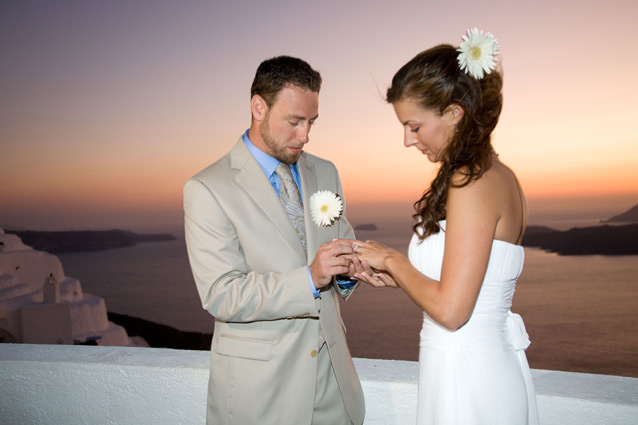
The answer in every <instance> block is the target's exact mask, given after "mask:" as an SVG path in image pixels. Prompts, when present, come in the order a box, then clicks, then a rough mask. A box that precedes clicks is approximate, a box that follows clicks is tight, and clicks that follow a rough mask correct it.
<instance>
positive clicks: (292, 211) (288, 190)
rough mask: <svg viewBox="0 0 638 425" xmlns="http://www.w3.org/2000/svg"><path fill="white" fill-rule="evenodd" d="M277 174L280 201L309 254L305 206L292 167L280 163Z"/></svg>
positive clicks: (305, 250)
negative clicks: (291, 170) (293, 177)
mask: <svg viewBox="0 0 638 425" xmlns="http://www.w3.org/2000/svg"><path fill="white" fill-rule="evenodd" d="M275 174H277V175H278V176H279V178H280V179H281V184H280V185H279V200H280V201H281V204H282V205H283V206H284V209H285V210H286V213H287V214H288V217H289V218H290V221H291V222H292V225H293V226H294V228H295V230H296V231H297V236H299V241H300V242H301V245H302V246H303V250H304V252H306V254H307V253H308V251H307V248H306V223H305V221H304V211H303V204H302V203H301V196H300V195H299V188H298V187H297V184H296V183H295V181H294V180H293V179H292V174H291V173H290V166H288V164H284V163H283V162H281V163H279V165H278V166H277V169H276V170H275Z"/></svg>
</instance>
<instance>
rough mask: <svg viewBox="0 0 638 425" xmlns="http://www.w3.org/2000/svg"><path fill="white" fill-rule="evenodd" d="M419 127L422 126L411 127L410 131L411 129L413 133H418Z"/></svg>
mask: <svg viewBox="0 0 638 425" xmlns="http://www.w3.org/2000/svg"><path fill="white" fill-rule="evenodd" d="M419 128H421V127H414V128H410V131H411V132H412V133H418V132H419Z"/></svg>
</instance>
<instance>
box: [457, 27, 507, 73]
mask: <svg viewBox="0 0 638 425" xmlns="http://www.w3.org/2000/svg"><path fill="white" fill-rule="evenodd" d="M498 49H499V46H498V41H496V38H494V36H493V35H492V33H489V32H488V33H485V34H483V31H479V30H478V29H477V28H473V29H470V30H467V34H466V35H464V36H463V42H462V43H461V45H460V46H459V48H458V49H457V51H458V52H460V53H459V55H458V57H457V59H458V61H459V66H460V67H461V71H465V72H466V73H467V74H470V75H471V76H472V77H474V78H476V79H479V80H480V79H481V78H483V77H484V76H485V75H487V74H489V73H490V72H492V70H493V69H494V68H496V61H497V60H498V59H497V58H496V56H497V55H498V53H499V52H498Z"/></svg>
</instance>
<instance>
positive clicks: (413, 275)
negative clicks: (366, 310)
mask: <svg viewBox="0 0 638 425" xmlns="http://www.w3.org/2000/svg"><path fill="white" fill-rule="evenodd" d="M481 180H483V179H479V180H478V181H476V182H473V183H472V184H470V185H468V186H465V187H462V188H454V187H451V188H450V190H449V193H448V203H447V217H446V220H447V223H446V232H445V253H444V256H443V265H442V270H441V281H440V282H438V281H435V280H433V279H430V278H428V277H427V276H425V275H424V274H422V273H421V272H419V271H418V270H417V269H416V268H415V267H414V266H412V264H410V261H409V260H408V259H407V258H406V257H405V256H404V255H402V254H400V253H399V252H397V251H395V250H392V249H390V248H387V247H385V246H383V245H381V244H378V243H376V242H358V241H357V242H355V244H357V245H358V249H357V251H358V256H359V257H360V259H361V260H362V261H365V262H367V263H369V264H370V266H372V267H373V268H374V269H377V270H381V271H385V272H387V273H389V274H390V275H391V276H392V278H393V279H394V281H395V282H396V283H397V284H398V285H399V286H400V287H401V288H402V289H403V290H404V291H405V293H406V294H407V295H408V296H409V297H410V298H411V299H412V300H413V301H414V302H415V303H416V304H417V305H418V306H419V307H420V308H421V309H423V310H425V311H426V312H427V313H428V315H429V316H430V317H431V318H432V319H433V320H435V321H436V322H437V323H439V324H440V325H441V326H443V327H445V328H447V329H450V330H456V329H458V328H459V327H461V326H462V325H463V324H464V323H465V322H467V320H468V319H469V317H470V315H471V314H472V311H473V309H474V305H475V304H476V299H477V297H478V294H479V291H480V288H481V284H482V282H483V278H484V276H485V271H486V269H487V264H488V261H489V256H490V252H491V248H492V241H493V239H494V232H495V229H496V224H497V223H498V220H499V215H498V213H497V208H496V207H495V205H494V203H493V202H491V199H493V198H492V197H491V196H490V188H489V187H488V185H487V184H486V183H487V182H485V181H481ZM361 278H363V279H364V280H366V281H370V279H373V278H372V276H369V275H367V274H365V275H362V276H361Z"/></svg>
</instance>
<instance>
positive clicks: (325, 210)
mask: <svg viewBox="0 0 638 425" xmlns="http://www.w3.org/2000/svg"><path fill="white" fill-rule="evenodd" d="M321 212H322V213H327V212H328V205H326V204H323V205H322V206H321Z"/></svg>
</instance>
